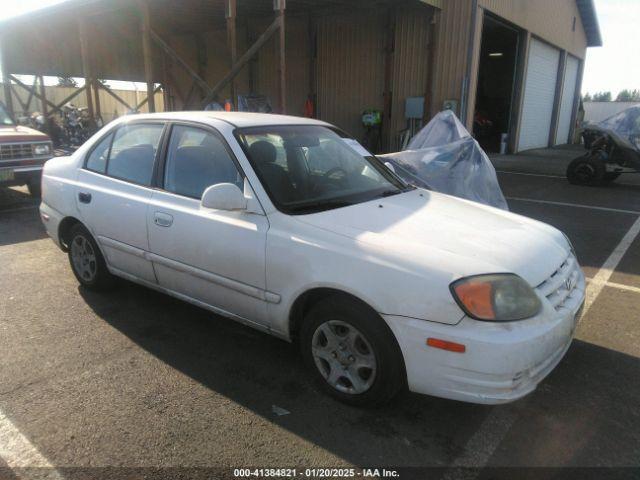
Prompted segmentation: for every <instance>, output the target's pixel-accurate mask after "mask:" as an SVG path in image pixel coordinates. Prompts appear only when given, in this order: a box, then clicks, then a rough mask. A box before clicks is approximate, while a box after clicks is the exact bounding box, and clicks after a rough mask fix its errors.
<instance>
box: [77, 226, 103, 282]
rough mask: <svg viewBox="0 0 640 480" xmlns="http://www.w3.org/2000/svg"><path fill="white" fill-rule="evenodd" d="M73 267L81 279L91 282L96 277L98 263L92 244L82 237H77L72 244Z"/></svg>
mask: <svg viewBox="0 0 640 480" xmlns="http://www.w3.org/2000/svg"><path fill="white" fill-rule="evenodd" d="M71 259H72V260H73V267H74V269H75V271H76V273H77V274H78V276H79V277H80V278H82V279H83V280H84V281H86V282H91V281H93V279H94V278H95V276H96V273H97V269H98V263H97V260H96V254H95V252H94V250H93V247H92V246H91V243H90V242H89V241H88V240H87V239H86V238H85V237H84V236H82V235H76V236H75V237H74V238H73V241H72V242H71Z"/></svg>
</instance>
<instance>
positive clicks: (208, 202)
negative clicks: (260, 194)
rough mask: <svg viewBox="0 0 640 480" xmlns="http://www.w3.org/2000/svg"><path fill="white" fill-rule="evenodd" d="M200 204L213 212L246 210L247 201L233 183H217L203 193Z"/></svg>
mask: <svg viewBox="0 0 640 480" xmlns="http://www.w3.org/2000/svg"><path fill="white" fill-rule="evenodd" d="M200 204H201V205H202V206H203V207H204V208H210V209H213V210H246V208H247V199H246V198H245V197H244V194H243V193H242V191H241V190H240V189H239V188H238V187H237V186H236V185H234V184H233V183H218V184H217V185H211V186H210V187H208V188H207V189H206V190H205V191H204V193H203V194H202V200H201V201H200Z"/></svg>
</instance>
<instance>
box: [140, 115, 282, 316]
mask: <svg viewBox="0 0 640 480" xmlns="http://www.w3.org/2000/svg"><path fill="white" fill-rule="evenodd" d="M166 150H167V153H166V159H165V161H164V165H163V167H162V169H161V171H160V173H159V177H160V179H159V186H160V187H161V188H159V189H158V190H156V191H154V192H153V195H152V197H151V201H150V206H149V211H148V217H147V226H148V231H149V248H150V251H151V258H152V260H153V264H154V268H155V272H156V275H157V277H158V282H159V284H160V285H161V286H163V287H166V288H168V289H170V290H172V291H174V292H177V293H179V294H181V295H185V296H186V297H188V298H189V299H191V300H196V301H197V302H202V303H203V304H205V305H206V306H209V307H213V308H214V309H217V310H218V311H220V313H223V314H231V315H232V316H236V317H237V319H238V320H241V321H249V323H252V324H259V325H262V326H264V327H266V325H267V319H266V302H267V299H268V298H270V297H269V295H268V294H267V292H266V291H265V245H266V235H267V230H268V228H269V222H268V220H267V217H266V216H265V215H264V214H262V213H249V212H245V211H222V210H211V209H205V208H203V207H201V205H200V199H201V197H202V193H203V192H204V190H205V189H206V188H208V187H209V186H211V185H215V184H218V183H232V184H235V185H237V186H238V188H240V189H243V190H244V189H245V176H244V174H243V172H242V170H241V169H240V167H239V165H238V164H237V162H236V159H235V157H234V155H233V153H232V151H231V149H230V148H229V147H228V145H227V143H226V141H225V140H224V138H223V137H222V135H221V134H219V133H218V132H217V131H215V130H213V129H211V128H208V127H201V126H196V125H193V124H179V123H177V124H174V125H173V126H172V128H171V132H170V134H169V140H168V145H167V149H166ZM246 188H247V189H249V188H250V187H249V186H248V184H247V187H246Z"/></svg>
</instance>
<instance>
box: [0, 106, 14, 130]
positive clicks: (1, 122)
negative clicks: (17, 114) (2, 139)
mask: <svg viewBox="0 0 640 480" xmlns="http://www.w3.org/2000/svg"><path fill="white" fill-rule="evenodd" d="M13 125H14V123H13V120H12V119H11V116H10V115H9V113H8V112H7V110H6V109H5V108H4V105H2V104H0V126H3V127H6V126H13Z"/></svg>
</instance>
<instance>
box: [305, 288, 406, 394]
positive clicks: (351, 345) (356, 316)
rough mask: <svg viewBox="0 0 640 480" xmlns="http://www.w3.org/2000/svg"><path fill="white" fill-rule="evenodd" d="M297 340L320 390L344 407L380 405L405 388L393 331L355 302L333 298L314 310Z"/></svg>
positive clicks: (403, 374)
mask: <svg viewBox="0 0 640 480" xmlns="http://www.w3.org/2000/svg"><path fill="white" fill-rule="evenodd" d="M332 335H333V336H332ZM299 342H300V349H301V351H302V355H303V357H304V360H305V363H306V364H307V367H308V369H309V370H310V372H312V375H313V376H314V379H315V381H316V382H317V383H318V385H319V386H320V388H322V389H323V390H324V391H325V392H326V393H328V394H329V395H330V396H332V397H334V398H336V399H337V400H340V401H341V402H343V403H347V404H349V405H357V406H365V405H367V406H373V405H381V404H384V403H387V402H389V401H390V400H391V399H392V398H393V397H395V396H396V394H397V393H398V392H399V391H400V390H401V389H402V388H403V387H404V386H405V385H406V372H405V368H404V361H403V359H402V353H401V352H400V347H399V346H398V343H397V341H396V339H395V337H394V335H393V333H392V332H391V330H390V329H389V327H388V326H387V324H386V323H384V320H382V319H381V318H380V317H379V316H378V315H377V314H376V313H375V312H373V311H372V310H370V309H368V308H367V307H365V306H364V305H361V304H359V303H357V302H356V301H354V300H350V299H345V298H342V297H339V296H333V297H330V298H327V299H325V300H323V301H321V302H319V303H318V304H316V305H315V306H314V307H312V308H311V310H310V311H309V312H308V314H307V315H306V316H305V318H304V320H303V324H302V326H301V329H300V336H299ZM314 346H315V349H314ZM314 352H315V354H314ZM345 365H346V366H345ZM358 365H360V367H359V368H358ZM354 375H355V376H356V377H354ZM351 379H354V382H355V383H354V382H352V381H351ZM332 380H334V381H335V382H334V383H333V384H332V383H330V381H332ZM336 380H337V381H336Z"/></svg>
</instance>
